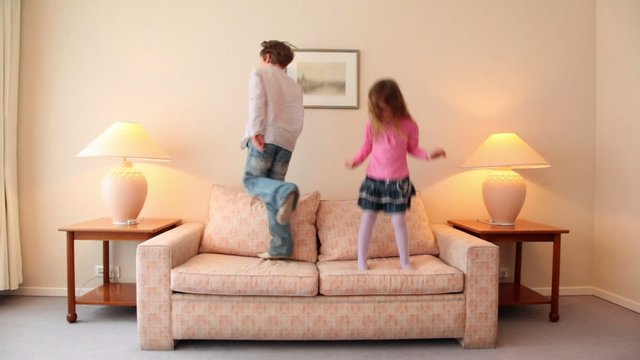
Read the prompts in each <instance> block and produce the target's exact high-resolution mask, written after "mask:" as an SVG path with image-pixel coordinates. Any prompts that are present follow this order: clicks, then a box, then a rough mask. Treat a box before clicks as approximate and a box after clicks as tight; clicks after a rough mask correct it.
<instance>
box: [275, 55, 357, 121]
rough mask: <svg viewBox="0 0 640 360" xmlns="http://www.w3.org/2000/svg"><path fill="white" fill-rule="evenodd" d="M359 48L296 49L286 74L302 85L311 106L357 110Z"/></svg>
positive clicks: (304, 98) (305, 103) (305, 105)
mask: <svg viewBox="0 0 640 360" xmlns="http://www.w3.org/2000/svg"><path fill="white" fill-rule="evenodd" d="M359 55H360V52H359V51H358V50H329V49H327V50H323V49H294V59H293V61H292V62H291V63H290V64H289V65H288V66H287V75H289V76H290V77H291V78H292V79H294V80H295V81H296V82H297V83H298V84H300V86H301V87H302V94H303V104H304V107H305V108H311V109H358V107H359V103H358V99H359V91H358V90H359V73H358V71H359V69H358V68H359Z"/></svg>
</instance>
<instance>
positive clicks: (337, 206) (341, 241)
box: [317, 192, 438, 261]
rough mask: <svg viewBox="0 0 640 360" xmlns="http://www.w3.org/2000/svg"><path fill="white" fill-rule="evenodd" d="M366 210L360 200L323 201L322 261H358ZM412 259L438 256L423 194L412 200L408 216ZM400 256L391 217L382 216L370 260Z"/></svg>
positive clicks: (320, 212)
mask: <svg viewBox="0 0 640 360" xmlns="http://www.w3.org/2000/svg"><path fill="white" fill-rule="evenodd" d="M361 214H362V210H361V209H360V208H359V207H358V204H357V200H322V201H320V208H319V209H318V223H317V226H318V238H319V239H320V251H319V255H318V259H319V260H321V261H327V260H354V259H356V258H357V247H358V229H359V227H360V217H361ZM406 219H407V232H408V236H409V254H410V255H424V254H429V255H437V254H438V245H437V243H436V241H435V238H434V236H433V233H432V232H431V228H430V226H429V219H428V218H427V213H426V211H425V208H424V204H423V202H422V197H421V196H420V192H418V194H417V195H416V196H415V197H413V198H412V200H411V208H410V209H409V210H408V211H407V212H406ZM393 256H398V248H397V246H396V240H395V233H394V231H393V226H392V225H391V219H390V217H389V216H388V215H386V214H384V213H382V212H380V213H379V215H378V220H377V221H376V224H375V226H374V228H373V232H372V236H371V243H370V244H369V258H379V257H393Z"/></svg>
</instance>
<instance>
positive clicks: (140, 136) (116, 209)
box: [76, 122, 169, 225]
mask: <svg viewBox="0 0 640 360" xmlns="http://www.w3.org/2000/svg"><path fill="white" fill-rule="evenodd" d="M76 156H78V157H104V156H107V157H119V158H122V162H121V163H120V165H119V166H118V167H116V168H114V169H113V170H112V171H111V172H110V173H108V174H107V175H106V176H105V177H104V179H103V180H102V199H103V200H104V202H105V203H106V205H107V208H108V209H109V212H110V213H111V218H112V219H113V223H114V224H116V225H132V224H137V223H139V220H138V215H140V211H142V207H143V206H144V202H145V200H146V198H147V180H146V179H145V177H144V174H142V172H140V171H139V170H137V169H136V168H134V167H133V164H132V163H131V161H130V160H132V159H136V160H159V161H167V160H169V156H168V155H167V153H165V152H164V150H162V148H160V146H159V145H158V144H157V143H156V142H155V141H154V140H153V139H152V138H151V136H149V134H147V132H146V131H145V130H144V128H143V127H142V126H140V124H137V123H132V122H116V123H113V124H112V125H111V126H110V127H109V128H107V129H106V130H105V131H103V132H102V134H100V135H98V137H97V138H95V139H94V140H93V141H92V142H91V143H90V144H89V145H87V147H85V148H84V149H83V150H82V151H80V152H79V153H78V155H76Z"/></svg>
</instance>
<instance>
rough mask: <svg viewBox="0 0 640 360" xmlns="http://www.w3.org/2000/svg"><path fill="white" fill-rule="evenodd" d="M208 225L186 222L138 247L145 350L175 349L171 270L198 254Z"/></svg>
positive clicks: (138, 289)
mask: <svg viewBox="0 0 640 360" xmlns="http://www.w3.org/2000/svg"><path fill="white" fill-rule="evenodd" d="M203 232H204V224H197V223H186V224H182V225H180V226H178V227H176V228H174V229H171V230H169V231H167V232H165V233H162V234H160V235H158V236H156V237H154V238H151V239H149V240H147V241H144V242H142V243H140V244H139V245H138V247H137V249H136V298H137V299H136V302H137V317H138V337H139V339H140V348H141V349H142V350H162V349H164V350H169V349H173V345H174V342H173V336H172V334H171V293H172V292H171V269H172V268H174V267H176V266H178V265H180V264H182V263H184V262H185V261H187V260H188V259H190V258H192V257H193V256H195V255H196V254H198V249H199V247H200V240H201V239H202V234H203Z"/></svg>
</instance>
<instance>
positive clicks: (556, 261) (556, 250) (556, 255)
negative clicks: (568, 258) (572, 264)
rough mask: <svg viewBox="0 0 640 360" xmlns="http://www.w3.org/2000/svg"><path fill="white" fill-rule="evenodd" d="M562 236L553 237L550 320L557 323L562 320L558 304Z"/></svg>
mask: <svg viewBox="0 0 640 360" xmlns="http://www.w3.org/2000/svg"><path fill="white" fill-rule="evenodd" d="M559 289H560V234H555V235H554V236H553V266H552V273H551V312H550V313H549V320H551V321H553V322H556V321H558V320H559V319H560V314H558V303H559V296H560V290H559Z"/></svg>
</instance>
